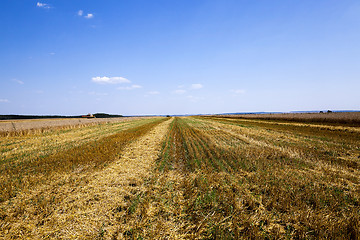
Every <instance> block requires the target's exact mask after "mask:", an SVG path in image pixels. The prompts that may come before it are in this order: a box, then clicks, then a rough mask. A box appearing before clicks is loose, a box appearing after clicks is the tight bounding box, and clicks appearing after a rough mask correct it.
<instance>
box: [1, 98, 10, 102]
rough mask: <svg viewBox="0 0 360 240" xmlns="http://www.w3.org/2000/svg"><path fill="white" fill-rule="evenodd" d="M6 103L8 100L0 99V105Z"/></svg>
mask: <svg viewBox="0 0 360 240" xmlns="http://www.w3.org/2000/svg"><path fill="white" fill-rule="evenodd" d="M8 102H9V100H8V99H4V98H0V103H8Z"/></svg>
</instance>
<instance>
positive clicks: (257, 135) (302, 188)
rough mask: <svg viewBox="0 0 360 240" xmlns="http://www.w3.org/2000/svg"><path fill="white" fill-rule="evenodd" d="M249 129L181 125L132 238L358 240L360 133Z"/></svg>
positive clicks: (195, 121)
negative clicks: (321, 239) (323, 239)
mask: <svg viewBox="0 0 360 240" xmlns="http://www.w3.org/2000/svg"><path fill="white" fill-rule="evenodd" d="M246 123H248V122H247V121H242V120H238V122H236V121H226V119H225V121H221V120H219V119H201V118H178V119H176V120H175V122H174V123H173V125H172V128H171V131H170V133H169V134H168V137H167V141H166V143H165V145H164V149H163V152H162V155H161V158H160V159H159V161H158V170H157V171H158V173H157V174H155V175H154V177H153V178H152V179H151V180H150V181H149V182H148V186H147V190H146V191H144V192H143V193H141V194H139V195H138V196H137V197H136V198H134V199H133V201H134V202H136V203H137V204H136V206H137V207H136V209H133V210H132V211H129V214H128V216H127V221H130V220H131V219H132V220H133V219H136V220H137V225H136V226H135V225H133V226H132V228H131V231H128V232H126V234H127V236H128V238H129V239H131V238H135V239H136V238H145V239H148V238H153V237H156V236H162V237H163V238H171V239H173V238H174V239H175V238H179V239H184V238H186V239H215V238H217V239H239V238H240V239H241V238H244V239H247V238H261V239H263V238H276V239H277V238H295V239H298V238H309V239H318V238H330V239H357V238H359V237H360V236H359V230H360V218H359V213H360V207H359V204H360V202H359V198H360V187H359V182H360V181H359V180H360V179H359V178H360V177H359V169H358V165H357V163H358V161H359V159H358V156H360V146H359V141H357V139H358V138H359V134H354V133H349V132H345V133H343V134H344V135H342V136H340V137H339V136H338V135H334V134H333V133H332V132H331V131H325V130H322V131H320V132H316V131H315V132H312V129H311V128H310V130H309V129H305V127H303V128H302V129H299V128H296V127H295V128H294V129H293V128H291V127H289V126H287V127H284V128H282V129H279V128H276V127H277V126H282V125H275V127H274V128H273V129H270V128H269V126H267V125H266V127H264V126H262V127H259V126H254V125H246ZM282 127H283V126H282ZM346 134H347V138H344V137H345V135H346ZM309 141H310V142H309ZM338 154H340V155H341V156H339V155H338ZM149 208H151V209H152V210H151V211H150V213H149V211H148V210H147V209H149Z"/></svg>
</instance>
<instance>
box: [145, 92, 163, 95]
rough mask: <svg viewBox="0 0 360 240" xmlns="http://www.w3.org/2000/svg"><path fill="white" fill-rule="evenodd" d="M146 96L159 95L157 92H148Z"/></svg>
mask: <svg viewBox="0 0 360 240" xmlns="http://www.w3.org/2000/svg"><path fill="white" fill-rule="evenodd" d="M148 94H150V95H157V94H160V92H158V91H151V92H148Z"/></svg>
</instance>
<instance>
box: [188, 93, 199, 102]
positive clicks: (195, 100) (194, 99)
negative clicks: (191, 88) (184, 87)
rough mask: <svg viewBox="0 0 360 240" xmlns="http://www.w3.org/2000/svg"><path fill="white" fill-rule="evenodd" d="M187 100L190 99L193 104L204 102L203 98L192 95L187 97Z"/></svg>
mask: <svg viewBox="0 0 360 240" xmlns="http://www.w3.org/2000/svg"><path fill="white" fill-rule="evenodd" d="M186 98H187V99H189V100H190V101H191V102H198V101H199V100H203V98H202V97H194V96H191V95H188V96H186Z"/></svg>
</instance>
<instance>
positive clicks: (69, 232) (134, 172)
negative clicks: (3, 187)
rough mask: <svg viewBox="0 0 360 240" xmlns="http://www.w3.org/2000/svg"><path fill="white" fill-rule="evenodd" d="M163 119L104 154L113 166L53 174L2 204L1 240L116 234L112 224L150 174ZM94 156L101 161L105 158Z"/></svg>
mask: <svg viewBox="0 0 360 240" xmlns="http://www.w3.org/2000/svg"><path fill="white" fill-rule="evenodd" d="M163 120H164V119H161V120H155V121H154V120H153V121H152V122H151V123H148V124H143V125H142V126H140V127H136V128H132V129H131V131H132V134H137V135H138V136H137V137H135V138H132V139H133V140H134V141H132V142H129V141H127V143H128V144H126V146H125V147H124V148H123V149H121V151H120V152H117V153H118V154H120V153H121V155H119V156H118V157H113V156H109V155H108V154H107V157H109V159H111V160H112V162H109V160H107V163H108V164H107V166H106V167H105V168H102V169H99V170H98V171H84V169H82V171H77V170H75V171H72V172H64V173H62V174H61V175H60V174H57V175H56V178H55V179H52V182H51V183H49V184H46V185H43V186H41V187H37V188H35V189H34V190H33V191H31V192H29V193H26V194H22V195H21V196H19V197H17V198H15V199H13V203H12V204H11V205H8V204H7V205H3V207H4V206H6V208H7V209H6V211H5V210H4V214H6V216H5V221H4V222H5V224H3V225H2V231H3V232H4V233H6V234H5V237H6V238H10V237H13V238H15V237H25V238H49V239H54V238H57V239H102V238H110V237H111V236H117V235H119V233H120V232H121V231H119V230H118V229H119V226H117V225H114V224H113V223H114V222H115V221H116V219H117V218H119V217H121V215H123V214H124V211H123V209H126V204H127V202H126V199H130V197H131V196H132V195H134V194H135V192H136V191H138V189H139V188H140V187H141V184H142V182H143V179H144V178H146V177H147V176H148V175H149V174H150V170H151V168H152V164H154V163H155V160H156V158H157V155H158V151H159V150H161V141H162V136H164V135H165V133H166V131H167V125H168V122H163ZM161 122H162V123H161ZM122 132H123V133H124V132H127V131H122ZM127 134H129V132H128V133H127ZM139 135H141V136H139ZM116 138H117V142H118V144H119V143H121V142H120V141H119V140H121V141H123V140H122V139H123V137H122V138H121V139H120V138H119V135H118V134H116ZM112 139H113V138H112ZM108 145H109V143H108V142H107V146H108ZM92 153H93V154H96V155H97V157H101V158H102V155H103V154H97V152H94V151H92ZM120 235H121V234H120ZM120 235H119V236H120Z"/></svg>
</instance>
